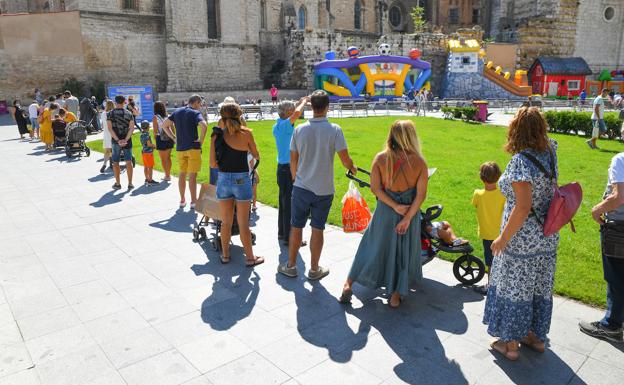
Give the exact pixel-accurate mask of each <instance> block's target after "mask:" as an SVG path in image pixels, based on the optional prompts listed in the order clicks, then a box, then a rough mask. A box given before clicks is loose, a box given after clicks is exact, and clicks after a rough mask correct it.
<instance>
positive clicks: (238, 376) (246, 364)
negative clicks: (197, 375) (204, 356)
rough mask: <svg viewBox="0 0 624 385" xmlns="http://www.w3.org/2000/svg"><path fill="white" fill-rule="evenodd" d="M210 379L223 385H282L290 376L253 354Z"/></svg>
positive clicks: (216, 370) (209, 377)
mask: <svg viewBox="0 0 624 385" xmlns="http://www.w3.org/2000/svg"><path fill="white" fill-rule="evenodd" d="M206 377H208V379H209V380H210V381H211V382H213V383H215V384H222V385H228V384H231V385H238V384H248V385H265V384H266V385H270V384H281V383H283V382H285V381H287V380H288V379H289V378H290V376H288V375H287V374H286V373H284V372H283V371H281V370H280V369H279V368H277V367H275V366H274V365H273V364H271V363H270V362H269V361H267V360H266V359H265V358H264V357H262V356H260V355H259V354H258V353H255V352H254V353H251V354H248V355H246V356H244V357H241V358H239V359H237V360H235V361H232V362H230V363H229V364H227V365H224V366H221V367H220V368H217V369H215V370H213V371H211V372H209V373H208V374H206Z"/></svg>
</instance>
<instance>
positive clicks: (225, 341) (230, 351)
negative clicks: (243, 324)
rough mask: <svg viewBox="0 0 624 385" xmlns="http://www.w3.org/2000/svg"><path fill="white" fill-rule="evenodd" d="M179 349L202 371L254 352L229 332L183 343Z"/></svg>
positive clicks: (204, 371)
mask: <svg viewBox="0 0 624 385" xmlns="http://www.w3.org/2000/svg"><path fill="white" fill-rule="evenodd" d="M178 350H179V351H180V353H182V354H183V355H184V357H186V359H187V360H188V361H189V362H190V363H192V364H193V366H195V367H196V368H197V369H198V370H199V371H200V372H201V373H207V372H209V371H210V370H213V369H215V368H218V367H219V366H221V365H224V364H227V363H228V362H230V361H233V360H235V359H237V358H240V357H242V356H244V355H246V354H249V353H251V352H252V349H251V348H250V347H249V346H247V345H246V344H245V343H244V342H243V341H241V340H240V339H238V338H236V337H234V336H233V335H232V334H230V333H229V332H220V333H214V334H211V335H209V336H208V337H203V338H200V339H197V340H195V341H193V342H190V343H187V344H185V345H181V346H179V347H178Z"/></svg>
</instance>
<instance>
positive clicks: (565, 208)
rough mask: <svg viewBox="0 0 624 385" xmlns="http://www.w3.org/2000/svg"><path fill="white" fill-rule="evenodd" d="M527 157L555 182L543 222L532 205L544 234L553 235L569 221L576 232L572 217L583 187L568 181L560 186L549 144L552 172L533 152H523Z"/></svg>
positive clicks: (578, 204) (532, 210) (577, 206)
mask: <svg viewBox="0 0 624 385" xmlns="http://www.w3.org/2000/svg"><path fill="white" fill-rule="evenodd" d="M520 154H522V155H523V156H524V157H525V158H527V159H528V160H530V161H531V163H533V164H534V165H535V166H536V167H537V168H538V169H539V170H540V171H541V172H542V173H543V174H544V175H546V177H547V178H548V179H550V181H551V182H554V184H555V192H554V194H553V197H552V200H551V201H550V206H549V207H548V213H547V214H546V219H545V220H544V221H543V222H542V221H541V220H540V218H539V216H538V215H537V214H536V213H535V210H534V209H533V207H531V213H532V214H533V216H535V219H536V220H537V222H538V223H539V224H540V225H541V226H542V227H543V229H544V235H545V236H550V235H553V234H555V233H557V232H559V230H561V228H562V227H563V226H565V225H567V224H568V223H569V224H570V227H571V229H572V232H574V233H575V232H576V229H575V227H574V222H573V221H572V218H573V217H574V215H575V214H576V212H577V211H578V209H579V207H580V206H581V202H582V200H583V189H582V188H581V185H580V184H579V183H578V182H572V183H568V184H566V185H563V186H559V184H558V183H557V178H556V172H555V157H554V155H553V151H552V148H551V147H550V146H548V154H549V155H550V172H548V171H547V170H546V168H545V167H544V165H542V163H541V162H540V161H539V160H538V159H537V158H536V157H534V156H533V155H532V154H529V153H528V152H526V151H523V152H521V153H520Z"/></svg>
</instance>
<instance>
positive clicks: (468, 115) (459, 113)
mask: <svg viewBox="0 0 624 385" xmlns="http://www.w3.org/2000/svg"><path fill="white" fill-rule="evenodd" d="M441 111H442V113H443V114H444V116H445V117H447V118H451V119H464V120H465V121H471V120H474V118H475V115H476V114H477V108H476V107H442V108H441Z"/></svg>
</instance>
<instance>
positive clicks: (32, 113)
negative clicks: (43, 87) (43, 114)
mask: <svg viewBox="0 0 624 385" xmlns="http://www.w3.org/2000/svg"><path fill="white" fill-rule="evenodd" d="M38 113H39V105H38V104H37V103H33V104H31V105H30V106H28V117H29V118H31V119H37V116H38Z"/></svg>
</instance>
